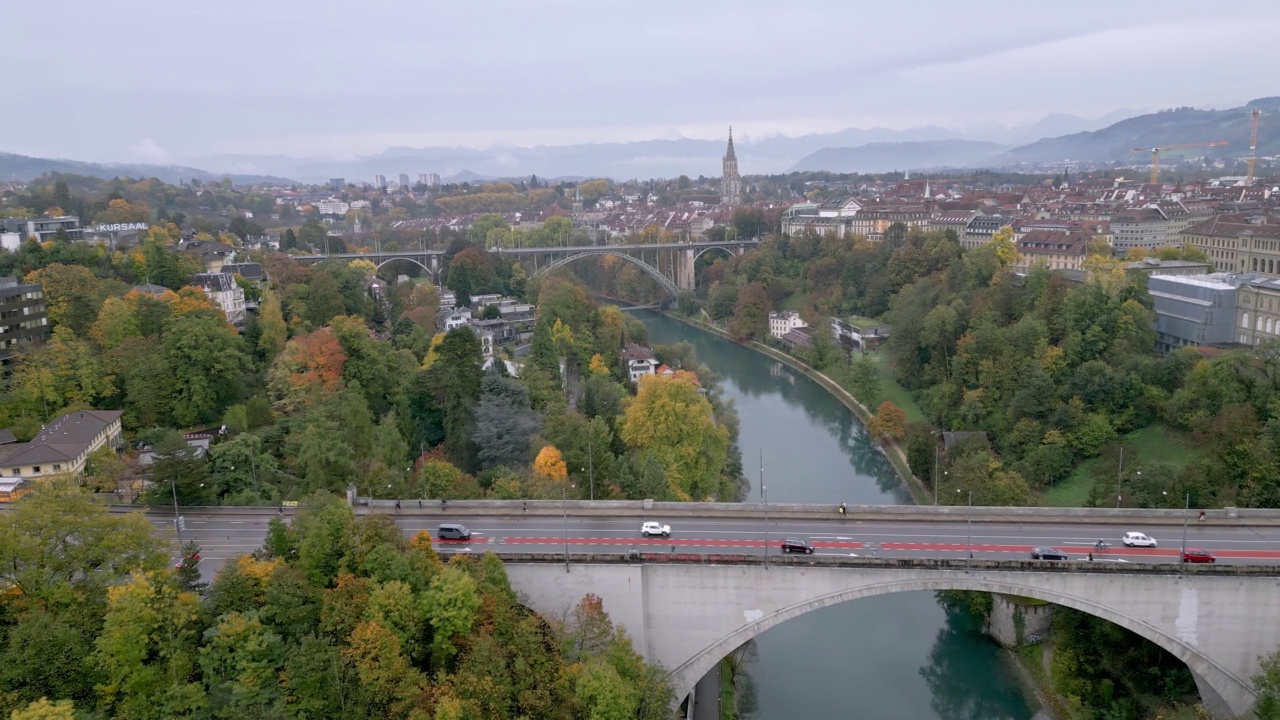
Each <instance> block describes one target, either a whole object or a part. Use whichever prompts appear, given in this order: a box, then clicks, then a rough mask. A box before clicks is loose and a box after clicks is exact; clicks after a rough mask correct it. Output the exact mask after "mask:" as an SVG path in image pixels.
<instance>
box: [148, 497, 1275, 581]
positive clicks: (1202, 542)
mask: <svg viewBox="0 0 1280 720" xmlns="http://www.w3.org/2000/svg"><path fill="white" fill-rule="evenodd" d="M183 512H184V517H185V518H186V531H185V532H184V533H183V538H184V539H186V540H195V541H196V542H198V543H199V544H200V546H201V555H202V558H203V562H202V563H201V571H202V574H203V575H204V576H205V578H206V579H211V577H212V575H213V574H215V573H216V572H217V569H218V568H219V567H220V566H221V565H222V563H223V562H225V561H226V560H227V559H228V558H232V557H235V556H236V555H240V554H244V553H249V552H252V551H253V550H255V549H257V548H259V547H261V546H262V540H263V538H264V537H265V536H266V531H267V524H268V522H269V521H270V520H271V515H266V514H261V513H255V512H244V513H237V512H235V511H230V512H228V511H227V510H226V509H220V510H219V511H217V512H213V513H204V512H201V511H199V510H198V509H195V508H191V509H188V510H185V511H183ZM293 512H294V511H293V510H289V511H288V512H287V514H286V519H288V518H289V517H292V514H293ZM391 516H392V517H393V518H395V521H396V524H397V525H399V527H400V528H401V530H402V531H403V532H404V533H405V534H406V535H413V534H415V533H417V532H418V531H421V530H428V531H431V532H432V534H433V535H434V530H435V528H436V527H437V526H438V525H439V524H440V523H442V522H462V523H463V524H465V525H466V526H467V527H468V528H470V529H471V531H472V533H473V535H472V539H471V541H470V542H450V541H441V540H436V541H435V542H436V546H437V549H438V550H439V551H440V552H442V553H450V552H484V551H493V552H497V553H503V552H521V553H528V552H547V553H556V554H562V553H564V552H565V551H566V546H567V549H568V552H569V553H570V554H574V553H601V552H603V553H610V552H612V553H622V552H627V551H629V550H633V549H634V550H638V551H640V552H679V553H707V554H709V553H731V554H744V555H759V554H762V553H764V552H766V547H767V550H768V553H769V554H776V553H778V552H779V544H780V542H781V541H782V539H783V538H784V537H796V538H803V539H806V540H808V541H809V542H810V543H812V545H813V547H814V552H815V554H818V555H857V556H875V557H889V558H893V557H928V558H963V557H967V556H968V555H969V554H970V553H972V555H973V557H974V558H980V559H995V560H998V559H1013V558H1028V557H1029V553H1030V551H1031V548H1033V547H1037V546H1038V547H1053V548H1057V549H1059V550H1062V551H1064V552H1066V553H1067V554H1068V555H1069V556H1070V557H1071V559H1073V560H1084V559H1087V557H1088V554H1089V553H1090V552H1091V551H1093V544H1094V543H1095V542H1096V541H1098V540H1099V539H1104V540H1106V541H1107V542H1108V543H1110V544H1111V547H1110V548H1109V549H1108V550H1107V551H1104V552H1096V551H1095V552H1094V559H1095V560H1098V561H1125V562H1169V561H1172V560H1176V559H1177V558H1178V553H1179V549H1180V548H1181V546H1182V532H1183V530H1182V528H1181V527H1177V526H1162V527H1156V528H1146V527H1137V526H1135V527H1127V526H1118V525H1115V524H1114V523H1107V524H1102V523H1099V524H1091V523H1062V524H1046V523H1027V524H1021V523H1018V522H982V523H973V525H972V526H970V525H969V524H968V523H967V522H964V521H955V520H947V521H929V522H911V521H902V520H884V521H878V520H852V519H839V518H814V519H808V520H790V519H778V520H775V519H770V520H769V522H768V525H767V526H766V524H765V523H764V522H763V521H761V520H751V519H724V518H717V519H695V518H678V519H677V521H676V522H669V523H668V524H670V525H671V526H672V534H671V537H669V538H658V537H655V538H643V537H641V536H640V523H641V522H642V521H643V520H660V521H663V522H668V521H666V520H663V519H662V518H650V517H647V516H646V517H641V516H636V517H599V516H594V517H574V516H572V515H571V516H569V517H568V518H567V519H566V518H561V517H554V516H546V515H537V516H535V515H528V516H524V515H515V516H510V515H507V516H501V515H494V516H474V517H463V518H458V517H454V516H450V515H449V514H448V513H447V512H446V513H430V512H428V513H422V512H419V511H415V512H413V513H408V512H406V513H403V514H394V513H392V514H391ZM148 518H149V519H150V520H151V521H152V523H153V524H154V525H155V527H156V528H157V529H158V530H161V531H165V532H168V533H170V534H172V532H173V518H172V515H171V514H169V513H164V512H153V513H148ZM1126 530H1137V531H1142V532H1146V533H1147V534H1148V535H1151V536H1153V537H1154V538H1155V539H1156V540H1157V541H1158V543H1159V545H1158V546H1157V547H1155V548H1127V547H1124V546H1123V545H1122V544H1121V543H1120V536H1121V535H1122V534H1123V533H1124V532H1125V531H1126ZM1186 533H1187V541H1186V544H1187V546H1188V547H1194V548H1200V549H1203V550H1208V551H1209V552H1210V553H1212V554H1214V555H1215V556H1217V558H1218V562H1220V563H1243V564H1254V565H1257V564H1266V565H1271V564H1278V563H1280V527H1245V526H1235V525H1230V526H1223V525H1200V524H1198V523H1197V522H1196V521H1194V520H1192V521H1191V523H1190V524H1189V526H1188V527H1187V530H1186ZM766 543H767V545H766ZM174 557H175V561H176V560H177V551H176V545H175V554H174Z"/></svg>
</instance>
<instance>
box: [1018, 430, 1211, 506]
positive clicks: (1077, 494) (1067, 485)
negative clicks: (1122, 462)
mask: <svg viewBox="0 0 1280 720" xmlns="http://www.w3.org/2000/svg"><path fill="white" fill-rule="evenodd" d="M1117 444H1118V445H1119V446H1121V447H1123V448H1124V453H1125V459H1126V462H1127V461H1128V460H1130V459H1132V460H1134V461H1136V462H1138V463H1148V462H1166V463H1169V464H1171V465H1174V466H1176V467H1179V468H1182V467H1186V465H1187V463H1189V462H1191V461H1192V460H1195V459H1196V458H1197V457H1198V455H1199V451H1198V450H1196V449H1195V448H1194V447H1193V446H1192V444H1191V442H1190V439H1189V438H1187V437H1186V435H1185V434H1183V433H1181V432H1179V431H1177V430H1172V429H1170V428H1168V427H1165V426H1164V425H1160V424H1156V425H1149V426H1147V427H1144V428H1142V429H1140V430H1134V431H1133V432H1131V433H1129V434H1128V435H1125V436H1124V437H1121V438H1120V439H1119V440H1118V442H1117ZM1103 466H1109V467H1107V471H1108V472H1110V473H1113V474H1115V473H1118V472H1119V471H1120V468H1119V458H1118V457H1107V456H1105V455H1104V456H1103V457H1096V458H1090V459H1088V460H1085V461H1084V462H1082V463H1080V464H1079V465H1077V466H1076V469H1075V470H1073V471H1072V472H1071V475H1070V476H1068V477H1067V479H1066V480H1063V481H1062V482H1060V483H1058V484H1057V485H1056V486H1054V487H1053V488H1051V489H1049V490H1048V491H1047V492H1045V493H1044V495H1043V496H1041V504H1042V505H1047V506H1050V507H1081V506H1083V505H1084V504H1085V503H1086V502H1088V500H1089V491H1090V490H1092V489H1093V478H1094V474H1095V471H1097V472H1101V468H1102V467H1103Z"/></svg>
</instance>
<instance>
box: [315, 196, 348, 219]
mask: <svg viewBox="0 0 1280 720" xmlns="http://www.w3.org/2000/svg"><path fill="white" fill-rule="evenodd" d="M316 211H317V212H319V213H320V214H321V215H341V216H343V217H346V215H347V213H348V212H350V211H351V204H350V203H345V202H343V201H341V200H339V199H337V198H329V199H328V200H321V201H320V202H318V203H316Z"/></svg>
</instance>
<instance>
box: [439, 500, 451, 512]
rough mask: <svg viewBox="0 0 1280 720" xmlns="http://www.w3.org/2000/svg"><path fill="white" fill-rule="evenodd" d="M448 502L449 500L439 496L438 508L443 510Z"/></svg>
mask: <svg viewBox="0 0 1280 720" xmlns="http://www.w3.org/2000/svg"><path fill="white" fill-rule="evenodd" d="M448 504H449V501H448V500H446V499H444V498H440V509H441V510H444V509H445V507H446V506H448Z"/></svg>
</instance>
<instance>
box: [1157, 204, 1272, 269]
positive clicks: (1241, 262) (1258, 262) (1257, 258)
mask: <svg viewBox="0 0 1280 720" xmlns="http://www.w3.org/2000/svg"><path fill="white" fill-rule="evenodd" d="M1179 237H1180V238H1181V241H1182V242H1183V243H1186V244H1188V245H1194V246H1195V247H1198V248H1200V249H1202V250H1204V251H1205V254H1207V255H1208V256H1209V259H1210V260H1212V261H1213V264H1214V266H1215V267H1216V268H1217V269H1218V270H1219V271H1223V272H1236V273H1260V274H1263V275H1270V276H1275V277H1280V218H1278V217H1277V216H1275V215H1268V214H1264V213H1226V214H1222V215H1216V216H1214V217H1212V218H1209V219H1208V220H1205V221H1203V222H1199V223H1196V224H1195V225H1192V226H1191V227H1188V228H1187V229H1186V230H1183V231H1182V233H1181V234H1180V236H1179Z"/></svg>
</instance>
